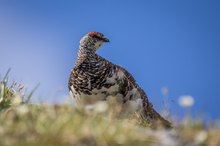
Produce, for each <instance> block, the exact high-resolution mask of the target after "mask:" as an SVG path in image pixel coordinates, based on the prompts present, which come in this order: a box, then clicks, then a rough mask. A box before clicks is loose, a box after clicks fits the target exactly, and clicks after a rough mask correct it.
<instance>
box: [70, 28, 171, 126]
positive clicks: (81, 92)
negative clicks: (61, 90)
mask: <svg viewBox="0 0 220 146" xmlns="http://www.w3.org/2000/svg"><path fill="white" fill-rule="evenodd" d="M105 42H109V39H107V38H106V37H105V36H104V35H103V34H102V33H99V32H89V33H88V34H86V35H85V36H84V37H83V38H82V39H81V40H80V46H79V51H78V58H77V61H76V63H75V65H74V68H73V70H72V71H71V74H70V78H69V85H68V86H69V90H70V95H71V96H73V97H74V98H75V99H76V101H78V102H80V101H83V103H84V104H92V103H94V101H95V102H96V101H97V100H103V101H105V100H108V97H111V98H112V97H113V98H116V99H117V101H121V103H122V106H123V109H124V110H123V112H124V113H130V114H138V115H139V116H140V117H141V118H142V119H144V120H146V121H148V122H149V123H151V124H155V123H157V124H158V123H160V124H161V125H162V126H163V127H165V128H169V127H171V124H170V122H168V121H167V120H165V119H164V118H163V117H162V116H160V114H159V113H157V112H156V110H154V108H153V106H152V104H151V103H150V102H149V100H148V97H147V95H146V94H145V92H144V91H143V90H142V89H141V87H139V85H138V84H137V82H136V81H135V79H134V78H133V76H132V75H131V74H130V73H129V72H128V71H127V70H125V69H124V68H122V67H121V66H118V65H115V64H113V63H111V62H109V61H108V60H106V59H104V58H102V57H101V56H99V55H98V54H96V50H97V49H98V48H100V47H101V46H102V44H103V43H105ZM118 99H120V100H118ZM126 111H129V112H126Z"/></svg>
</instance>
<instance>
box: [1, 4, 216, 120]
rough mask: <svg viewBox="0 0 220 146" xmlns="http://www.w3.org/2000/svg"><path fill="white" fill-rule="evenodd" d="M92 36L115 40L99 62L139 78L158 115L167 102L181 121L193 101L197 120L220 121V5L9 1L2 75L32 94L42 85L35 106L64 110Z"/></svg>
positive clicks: (3, 17)
mask: <svg viewBox="0 0 220 146" xmlns="http://www.w3.org/2000/svg"><path fill="white" fill-rule="evenodd" d="M89 31H99V32H102V33H103V34H105V35H106V36H107V37H108V38H109V39H110V41H111V42H110V43H108V44H105V45H104V46H103V47H102V48H101V49H100V50H99V51H98V54H100V55H101V56H103V57H105V58H107V59H109V60H110V61H111V62H113V63H116V64H119V65H121V66H123V67H125V68H126V69H127V70H128V71H129V72H131V73H132V74H133V76H134V77H135V78H136V80H137V81H138V83H139V84H140V86H141V87H143V89H144V90H145V91H146V92H147V93H148V95H149V98H150V100H151V101H152V102H153V103H154V105H155V107H156V108H157V109H158V110H161V109H162V107H163V100H167V101H168V104H169V105H170V108H171V111H172V113H173V114H174V115H177V116H178V115H179V114H181V113H182V110H183V109H182V108H180V107H179V105H178V98H179V97H180V96H181V95H191V96H193V97H194V99H195V105H194V106H193V108H192V110H193V113H196V114H198V113H202V114H203V115H204V116H205V117H208V118H215V119H216V118H219V116H220V112H219V111H220V107H219V103H220V77H219V76H220V40H219V39H220V2H219V1H217V0H210V1H207V0H193V1H192V0H184V1H179V0H168V1H164V0H154V1H150V0H145V1H144V0H142V1H141V0H139V1H138V0H137V1H128V0H121V1H116V0H115V1H105V2H104V1H101V0H100V1H98V0H93V1H80V0H74V1H73V0H72V1H70V0H64V1H55V0H53V1H52V0H47V1H44V0H38V1H29V0H20V1H15V0H1V1H0V74H2V75H3V74H4V73H5V72H6V70H7V69H8V68H9V67H11V68H12V71H11V73H10V76H11V78H12V79H14V80H16V81H18V82H21V83H23V84H25V85H26V86H27V88H28V89H29V90H30V89H33V88H34V87H35V86H36V85H37V84H38V83H40V87H39V88H38V91H37V92H36V94H35V96H36V99H35V100H40V101H43V102H60V101H62V100H63V98H62V96H64V95H67V94H68V90H67V82H68V78H69V73H70V70H71V68H72V66H73V64H74V62H75V60H76V57H77V50H78V45H79V40H80V39H81V37H82V36H83V35H84V34H86V33H87V32H89ZM162 87H167V88H168V89H169V95H168V97H164V96H163V95H162V93H161V88H162Z"/></svg>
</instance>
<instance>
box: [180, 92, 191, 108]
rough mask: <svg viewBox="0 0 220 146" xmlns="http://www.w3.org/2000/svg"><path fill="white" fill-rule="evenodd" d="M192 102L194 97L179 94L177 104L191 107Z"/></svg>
mask: <svg viewBox="0 0 220 146" xmlns="http://www.w3.org/2000/svg"><path fill="white" fill-rule="evenodd" d="M193 104H194V98H193V97H192V96H190V95H184V96H180V98H179V105H180V106H182V107H191V106H193Z"/></svg>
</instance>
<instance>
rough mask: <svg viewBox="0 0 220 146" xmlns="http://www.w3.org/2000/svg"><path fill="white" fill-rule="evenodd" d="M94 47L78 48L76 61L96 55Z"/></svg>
mask: <svg viewBox="0 0 220 146" xmlns="http://www.w3.org/2000/svg"><path fill="white" fill-rule="evenodd" d="M95 50H96V49H95V47H94V46H82V45H80V46H79V51H78V59H77V60H82V59H85V58H88V59H89V58H91V59H92V58H93V57H94V56H95V55H96V52H95Z"/></svg>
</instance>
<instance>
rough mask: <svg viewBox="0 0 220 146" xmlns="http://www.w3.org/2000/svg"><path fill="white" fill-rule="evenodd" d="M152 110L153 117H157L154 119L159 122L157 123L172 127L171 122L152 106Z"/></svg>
mask: <svg viewBox="0 0 220 146" xmlns="http://www.w3.org/2000/svg"><path fill="white" fill-rule="evenodd" d="M152 111H153V113H154V114H155V117H157V119H156V120H157V121H158V122H159V124H161V125H162V126H163V127H164V128H166V129H169V128H172V124H171V123H170V122H169V121H167V120H166V119H164V118H163V117H162V116H161V115H160V114H159V113H158V112H157V111H156V110H155V109H153V108H152Z"/></svg>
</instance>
